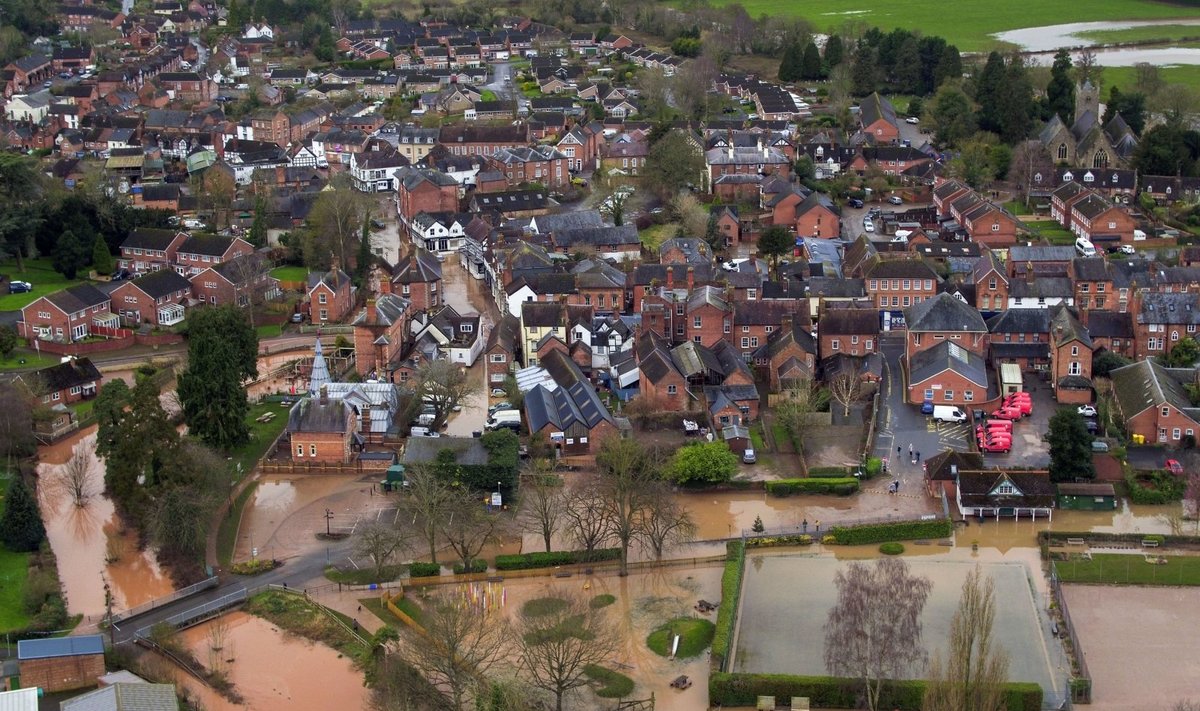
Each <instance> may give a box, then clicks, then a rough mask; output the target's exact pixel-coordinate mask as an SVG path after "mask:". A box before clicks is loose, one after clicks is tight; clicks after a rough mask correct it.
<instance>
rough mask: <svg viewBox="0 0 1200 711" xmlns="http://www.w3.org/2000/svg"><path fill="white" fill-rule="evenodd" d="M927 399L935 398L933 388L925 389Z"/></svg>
mask: <svg viewBox="0 0 1200 711" xmlns="http://www.w3.org/2000/svg"><path fill="white" fill-rule="evenodd" d="M925 399H926V400H932V399H933V390H926V391H925Z"/></svg>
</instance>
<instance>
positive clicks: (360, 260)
mask: <svg viewBox="0 0 1200 711" xmlns="http://www.w3.org/2000/svg"><path fill="white" fill-rule="evenodd" d="M372 258H373V255H372V254H371V215H370V214H368V215H367V217H366V219H364V220H363V226H362V234H361V235H359V238H358V256H357V257H355V264H354V274H355V276H356V277H357V278H358V285H359V287H364V286H366V284H367V277H368V276H370V274H371V260H372Z"/></svg>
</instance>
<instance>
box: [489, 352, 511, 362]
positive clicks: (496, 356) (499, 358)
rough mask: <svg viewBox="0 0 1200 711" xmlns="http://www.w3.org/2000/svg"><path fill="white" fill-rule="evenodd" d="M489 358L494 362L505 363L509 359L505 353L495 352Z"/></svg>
mask: <svg viewBox="0 0 1200 711" xmlns="http://www.w3.org/2000/svg"><path fill="white" fill-rule="evenodd" d="M488 359H489V360H490V361H491V362H493V363H503V362H505V361H506V360H507V357H506V356H505V355H504V354H503V353H493V354H491V355H490V356H488Z"/></svg>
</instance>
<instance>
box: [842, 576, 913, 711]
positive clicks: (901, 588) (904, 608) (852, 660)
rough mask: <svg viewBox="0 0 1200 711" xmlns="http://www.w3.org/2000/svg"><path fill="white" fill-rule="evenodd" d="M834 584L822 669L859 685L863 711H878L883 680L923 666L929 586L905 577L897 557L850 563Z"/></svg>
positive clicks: (899, 676) (898, 677) (897, 676)
mask: <svg viewBox="0 0 1200 711" xmlns="http://www.w3.org/2000/svg"><path fill="white" fill-rule="evenodd" d="M833 582H834V584H835V585H836V586H837V589H838V600H837V604H836V605H834V607H833V609H832V610H830V611H829V619H828V621H826V623H825V667H826V668H827V669H828V671H829V673H830V674H831V675H833V676H843V677H851V678H855V679H858V680H860V681H861V682H862V685H863V692H864V696H865V697H866V702H867V708H869V709H870V710H871V711H878V709H879V697H880V693H881V692H882V690H883V683H884V681H885V680H887V679H903V678H904V677H905V675H906V674H907V673H908V672H909V671H911V670H912V669H914V668H920V667H923V666H924V665H925V657H926V655H925V650H924V648H923V647H922V646H921V611H922V610H923V609H925V601H926V600H927V599H928V598H929V591H930V590H931V589H932V588H933V583H932V582H930V580H929V578H926V577H923V576H917V575H911V574H909V572H908V564H907V563H905V562H904V561H903V560H901V559H899V558H884V559H882V560H878V561H876V562H875V565H873V566H870V565H867V564H866V563H850V564H849V566H847V568H846V569H845V570H839V571H838V573H837V575H836V576H835V577H834V580H833Z"/></svg>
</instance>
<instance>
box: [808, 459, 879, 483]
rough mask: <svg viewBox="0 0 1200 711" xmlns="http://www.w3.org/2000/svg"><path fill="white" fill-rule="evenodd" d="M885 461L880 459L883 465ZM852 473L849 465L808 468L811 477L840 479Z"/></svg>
mask: <svg viewBox="0 0 1200 711" xmlns="http://www.w3.org/2000/svg"><path fill="white" fill-rule="evenodd" d="M882 464H883V461H882V460H880V465H881V466H882ZM849 475H850V469H849V468H847V467H813V468H812V469H809V470H808V478H809V479H822V478H824V479H831V478H832V479H838V478H841V477H846V476H849Z"/></svg>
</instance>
